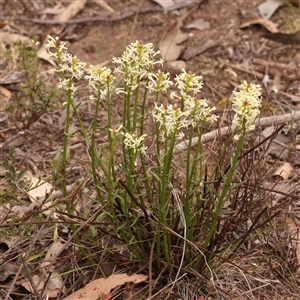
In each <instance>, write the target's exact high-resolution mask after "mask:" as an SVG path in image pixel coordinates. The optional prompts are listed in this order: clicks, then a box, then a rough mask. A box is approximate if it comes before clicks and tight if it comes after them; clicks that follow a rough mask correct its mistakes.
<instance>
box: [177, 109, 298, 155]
mask: <svg viewBox="0 0 300 300" xmlns="http://www.w3.org/2000/svg"><path fill="white" fill-rule="evenodd" d="M298 120H300V110H298V111H294V112H291V113H289V114H284V115H279V116H272V117H265V118H261V119H258V120H256V121H255V123H254V124H255V126H260V127H267V126H271V125H273V124H276V125H279V124H284V123H286V122H290V121H298ZM234 129H235V126H234V125H231V126H226V127H222V128H218V129H215V130H213V131H210V132H208V133H205V134H203V135H202V136H201V142H202V143H204V142H208V141H212V140H213V139H214V138H215V137H216V136H218V135H219V136H224V135H227V134H230V133H231V132H233V130H234ZM198 140H199V139H198V137H197V136H196V137H194V138H193V139H192V147H193V146H195V145H197V143H198ZM187 145H188V141H187V140H184V141H182V142H181V143H179V144H178V145H177V146H176V147H175V149H174V153H178V152H181V151H185V150H186V149H187Z"/></svg>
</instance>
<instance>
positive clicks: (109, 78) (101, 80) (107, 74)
mask: <svg viewBox="0 0 300 300" xmlns="http://www.w3.org/2000/svg"><path fill="white" fill-rule="evenodd" d="M84 78H85V79H87V80H88V81H89V86H90V88H91V89H94V90H96V91H98V90H100V89H101V88H102V86H103V85H105V86H107V85H110V84H112V83H113V82H114V81H115V79H116V77H115V76H113V75H112V73H111V69H109V68H107V67H102V68H99V67H96V66H92V65H91V66H90V70H89V71H88V75H86V76H85V77H84Z"/></svg>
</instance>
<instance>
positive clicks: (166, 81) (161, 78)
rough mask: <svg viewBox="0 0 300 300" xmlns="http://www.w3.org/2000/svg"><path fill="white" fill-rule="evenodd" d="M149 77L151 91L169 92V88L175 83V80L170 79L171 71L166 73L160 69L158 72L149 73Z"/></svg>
mask: <svg viewBox="0 0 300 300" xmlns="http://www.w3.org/2000/svg"><path fill="white" fill-rule="evenodd" d="M148 79H149V83H148V90H149V93H151V92H155V93H159V92H167V90H168V88H169V87H170V86H171V85H173V82H172V81H171V80H170V73H164V72H161V71H160V70H159V71H158V72H157V73H156V74H154V73H149V74H148Z"/></svg>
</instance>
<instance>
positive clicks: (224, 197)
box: [204, 122, 245, 248]
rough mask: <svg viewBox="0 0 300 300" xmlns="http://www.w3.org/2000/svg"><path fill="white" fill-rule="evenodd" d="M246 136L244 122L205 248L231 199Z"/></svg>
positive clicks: (209, 242)
mask: <svg viewBox="0 0 300 300" xmlns="http://www.w3.org/2000/svg"><path fill="white" fill-rule="evenodd" d="M244 136H245V122H243V125H242V134H241V136H240V138H239V141H238V143H237V146H236V151H235V154H234V157H233V158H232V161H231V165H230V169H229V171H228V173H227V175H226V178H225V182H224V186H223V189H222V191H221V195H220V196H219V197H218V199H217V206H216V207H215V210H214V213H213V219H212V222H211V226H210V230H209V233H208V235H207V237H206V241H205V243H204V248H206V247H207V246H208V245H209V244H211V240H212V238H213V236H214V234H215V231H216V226H217V222H218V219H219V215H220V210H221V208H222V206H223V204H224V203H225V202H226V200H227V198H228V197H229V190H230V185H231V179H232V177H233V174H234V171H235V169H236V165H237V163H238V160H239V157H240V154H241V151H242V147H243V141H244Z"/></svg>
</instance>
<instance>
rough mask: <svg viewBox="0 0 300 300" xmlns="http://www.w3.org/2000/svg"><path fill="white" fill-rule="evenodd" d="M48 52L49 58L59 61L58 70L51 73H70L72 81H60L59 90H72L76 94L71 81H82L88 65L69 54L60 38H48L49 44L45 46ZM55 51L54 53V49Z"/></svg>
mask: <svg viewBox="0 0 300 300" xmlns="http://www.w3.org/2000/svg"><path fill="white" fill-rule="evenodd" d="M45 47H46V50H47V52H48V55H49V56H54V57H55V58H56V59H57V60H58V69H56V70H55V69H54V70H51V71H50V72H51V73H53V72H59V73H61V74H62V73H68V75H69V77H70V79H68V80H67V79H65V80H62V79H60V82H59V85H58V86H59V88H60V89H64V90H65V89H66V88H68V87H69V88H70V89H71V91H72V92H75V91H76V89H75V87H74V86H73V84H71V85H70V84H69V81H70V80H72V79H73V78H76V79H80V78H81V76H82V75H83V73H84V67H85V66H86V63H84V62H81V61H80V60H79V59H78V58H77V57H76V56H72V55H71V54H70V53H67V50H68V49H67V47H66V43H65V42H62V41H60V40H59V38H53V37H52V36H48V42H47V44H46V45H45ZM53 48H54V49H55V51H54V52H52V49H53Z"/></svg>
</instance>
